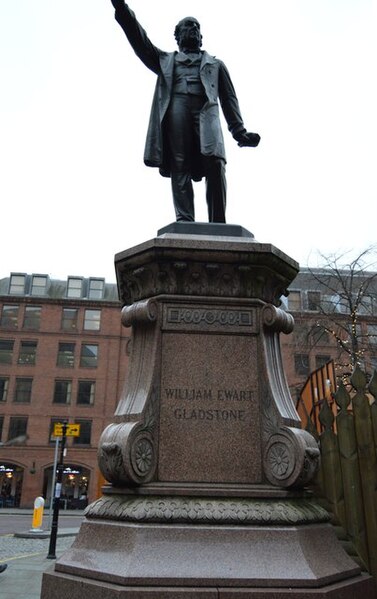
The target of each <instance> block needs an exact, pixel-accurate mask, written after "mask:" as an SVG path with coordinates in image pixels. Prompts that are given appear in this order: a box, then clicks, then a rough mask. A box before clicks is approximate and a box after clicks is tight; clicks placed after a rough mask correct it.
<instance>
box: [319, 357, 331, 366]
mask: <svg viewBox="0 0 377 599" xmlns="http://www.w3.org/2000/svg"><path fill="white" fill-rule="evenodd" d="M330 360H331V356H320V355H318V356H316V357H315V367H316V368H322V366H324V365H325V364H327V362H330Z"/></svg>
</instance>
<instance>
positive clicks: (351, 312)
mask: <svg viewBox="0 0 377 599" xmlns="http://www.w3.org/2000/svg"><path fill="white" fill-rule="evenodd" d="M376 250H377V247H376V246H371V247H369V248H367V249H365V250H364V251H363V252H361V253H360V254H359V255H358V256H356V258H353V259H350V258H349V256H350V253H351V252H346V253H343V254H340V255H336V254H333V255H329V256H325V255H323V254H319V256H320V259H321V263H322V265H321V268H309V272H310V274H311V276H312V278H313V280H314V281H315V282H316V286H317V289H318V292H319V293H318V294H317V305H316V306H315V309H316V311H317V313H318V316H317V318H316V322H315V324H314V325H313V326H312V327H311V331H310V332H311V338H312V339H315V340H316V341H314V343H316V342H318V341H320V339H321V336H322V335H323V334H327V335H330V337H332V338H333V339H334V340H335V341H336V344H337V347H338V350H339V351H338V357H337V364H336V366H337V370H338V373H339V375H340V376H341V377H342V378H343V379H344V380H345V381H346V382H348V378H349V376H350V374H351V373H352V372H353V369H354V368H355V366H356V365H357V364H358V365H360V366H362V367H363V369H365V370H368V366H369V365H370V360H369V358H370V356H371V350H372V351H373V347H374V348H375V352H376V353H377V345H376V343H377V272H376V269H377V253H376ZM312 300H313V298H312ZM314 300H315V297H314ZM366 358H368V360H366Z"/></svg>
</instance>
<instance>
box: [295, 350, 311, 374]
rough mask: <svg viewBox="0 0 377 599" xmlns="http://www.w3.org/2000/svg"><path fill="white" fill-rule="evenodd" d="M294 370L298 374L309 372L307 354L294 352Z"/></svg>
mask: <svg viewBox="0 0 377 599" xmlns="http://www.w3.org/2000/svg"><path fill="white" fill-rule="evenodd" d="M295 372H296V374H299V375H306V376H307V375H308V374H309V356H308V354H295Z"/></svg>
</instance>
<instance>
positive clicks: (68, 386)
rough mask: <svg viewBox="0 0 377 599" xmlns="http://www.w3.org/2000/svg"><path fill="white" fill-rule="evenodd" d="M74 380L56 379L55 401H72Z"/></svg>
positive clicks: (64, 402) (65, 402)
mask: <svg viewBox="0 0 377 599" xmlns="http://www.w3.org/2000/svg"><path fill="white" fill-rule="evenodd" d="M71 393H72V381H55V389H54V403H63V404H69V403H71Z"/></svg>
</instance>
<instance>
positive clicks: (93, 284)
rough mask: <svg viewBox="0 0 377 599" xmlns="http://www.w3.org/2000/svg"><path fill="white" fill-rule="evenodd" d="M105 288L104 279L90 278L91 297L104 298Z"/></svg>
mask: <svg viewBox="0 0 377 599" xmlns="http://www.w3.org/2000/svg"><path fill="white" fill-rule="evenodd" d="M104 288H105V281H104V279H89V292H88V298H89V299H102V298H103V290H104Z"/></svg>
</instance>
